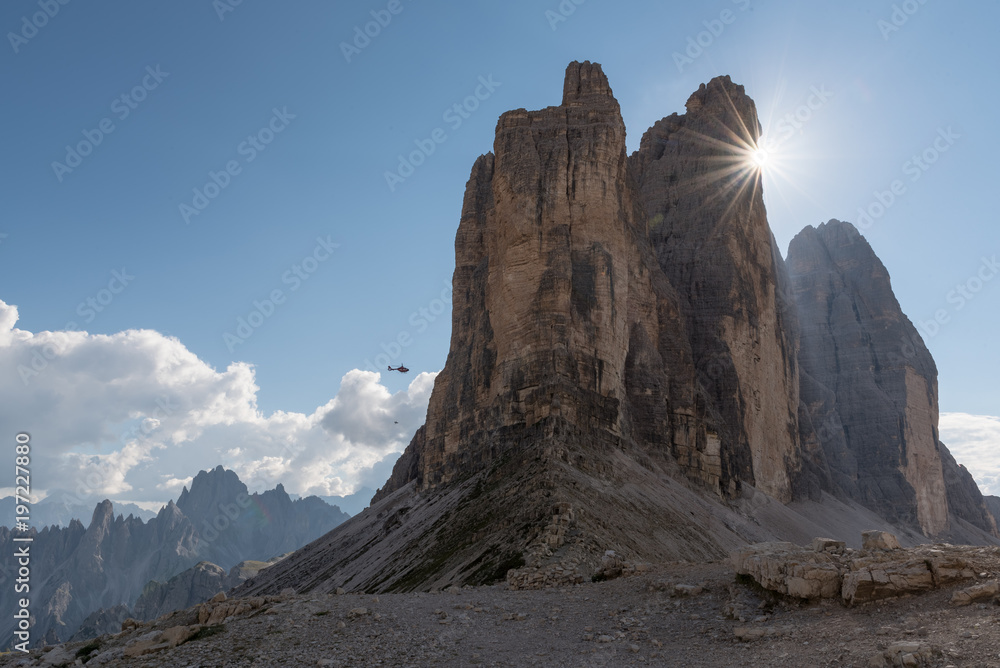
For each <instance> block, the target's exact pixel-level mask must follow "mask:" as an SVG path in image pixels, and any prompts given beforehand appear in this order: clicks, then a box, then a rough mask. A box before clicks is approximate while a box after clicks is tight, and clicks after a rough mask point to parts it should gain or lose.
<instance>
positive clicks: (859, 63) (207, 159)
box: [0, 0, 1000, 502]
mask: <svg viewBox="0 0 1000 668" xmlns="http://www.w3.org/2000/svg"><path fill="white" fill-rule="evenodd" d="M230 2H231V0H218V1H217V2H213V1H212V0H180V1H177V2H172V3H169V4H168V3H128V2H120V1H119V2H109V3H102V4H99V5H93V4H88V3H83V2H79V1H77V2H73V1H69V2H67V4H59V2H58V1H57V0H41V1H40V2H39V0H33V1H27V0H17V1H11V2H6V3H4V4H3V5H2V6H0V32H2V33H3V34H4V36H5V38H4V40H3V43H2V44H0V90H2V91H3V107H2V108H3V121H4V122H3V123H2V125H0V133H2V146H3V147H4V150H3V152H2V154H0V188H2V190H0V193H2V213H0V234H2V235H4V236H2V237H0V300H2V301H3V302H4V304H5V305H6V306H5V307H4V309H3V310H0V348H2V347H3V346H6V347H7V355H6V359H4V356H3V355H0V371H2V373H3V377H2V378H0V398H2V399H3V401H2V402H0V404H2V407H0V427H2V433H5V434H8V435H9V436H10V437H12V435H13V434H15V433H16V432H18V431H20V430H25V431H28V432H31V434H32V439H33V443H34V448H35V451H36V452H35V462H36V467H37V468H36V471H35V481H34V484H35V487H36V488H37V489H48V488H55V487H59V488H69V487H76V488H79V489H80V491H81V492H84V491H86V492H88V493H93V494H96V495H110V496H112V498H121V499H129V500H135V501H147V502H157V501H163V500H166V499H167V498H170V497H176V495H177V493H179V491H180V486H181V485H182V484H183V483H184V481H186V480H187V479H188V478H189V477H190V476H192V475H194V474H195V473H196V472H197V470H198V469H199V468H210V467H212V466H215V465H216V464H219V463H222V464H224V465H226V466H229V467H231V468H234V469H235V470H237V472H238V473H240V475H241V477H243V478H245V479H247V480H248V481H249V482H250V484H251V487H252V488H258V489H260V488H263V487H265V486H266V487H270V486H273V484H274V483H276V482H279V481H280V482H284V484H285V485H286V487H287V488H288V489H289V491H291V492H295V493H306V492H314V493H324V494H341V493H350V492H352V491H354V490H356V489H357V488H358V487H360V486H372V487H374V486H377V485H378V484H380V483H381V482H382V481H383V480H384V478H385V475H386V473H387V471H388V467H389V466H391V462H392V460H393V459H394V457H395V454H394V453H398V452H399V451H400V450H401V449H402V447H403V446H404V445H405V443H406V442H407V441H408V440H409V437H410V436H411V435H412V432H413V430H414V429H415V428H416V427H417V426H419V424H420V423H421V422H422V421H423V411H424V410H425V407H426V401H427V396H429V391H430V382H431V380H432V375H431V374H434V373H435V372H437V371H439V370H440V369H441V367H442V366H443V365H444V361H445V357H446V355H447V350H448V341H449V335H450V329H451V327H450V308H449V307H448V290H447V285H448V283H449V282H450V278H451V273H452V270H453V268H454V235H455V230H456V227H457V224H458V218H459V213H460V210H461V204H462V194H463V190H464V186H465V182H466V180H467V179H468V175H469V170H470V168H471V166H472V163H473V161H474V160H475V158H476V157H477V156H478V155H480V154H482V153H486V152H488V151H490V150H491V149H492V141H493V132H494V128H495V125H496V120H497V117H498V116H499V115H500V114H501V113H502V112H504V111H506V110H508V109H513V108H519V107H524V108H528V109H537V108H542V107H545V106H549V105H554V104H558V103H559V101H560V97H561V89H562V77H563V72H564V69H565V66H566V64H567V63H568V62H570V61H571V60H584V59H587V60H591V61H596V62H600V63H602V64H603V66H604V70H605V72H606V73H607V75H608V77H609V78H610V81H611V85H612V87H613V89H614V91H615V94H616V97H617V98H618V100H619V102H620V103H621V107H622V113H623V116H624V118H625V122H626V126H627V127H628V130H629V135H628V145H629V150H634V149H635V148H637V146H638V141H639V138H640V137H641V135H642V133H643V132H644V131H645V129H646V128H648V127H649V126H650V125H651V124H652V123H653V122H655V121H656V120H658V119H659V118H662V117H663V116H666V115H668V114H670V113H672V112H683V110H684V102H685V101H686V99H687V98H688V96H689V95H690V94H691V93H692V92H694V91H695V90H696V89H697V88H698V86H699V85H700V84H701V83H703V82H706V81H708V80H709V79H711V78H712V77H714V76H717V75H720V74H729V75H731V76H732V78H733V80H734V81H736V82H738V83H741V84H743V85H744V86H745V87H746V89H747V92H748V93H749V94H750V95H751V97H753V98H754V99H755V101H756V103H757V108H758V111H759V113H760V116H761V119H762V122H763V123H764V125H765V127H764V131H765V136H766V138H767V139H768V141H769V142H770V145H771V146H773V151H772V154H773V155H772V161H771V162H772V164H773V166H774V169H769V170H768V171H767V172H766V174H765V185H764V187H765V201H766V203H767V207H768V212H769V219H770V223H771V226H772V229H773V230H774V233H775V236H776V238H777V240H778V243H779V245H780V246H781V248H782V249H783V250H784V249H787V245H788V241H789V240H790V239H791V237H792V236H794V235H795V234H796V233H797V232H798V231H799V230H800V229H801V228H802V227H804V226H805V225H809V224H813V225H815V224H818V223H820V222H823V221H826V220H828V219H830V218H839V219H843V220H849V221H852V222H855V223H858V222H859V220H861V221H864V222H865V224H864V226H863V232H864V234H865V236H866V237H867V238H868V239H869V241H870V242H871V244H872V246H873V247H874V248H875V251H876V252H877V253H878V255H879V256H880V257H881V259H882V261H883V262H884V263H885V265H886V266H887V268H888V269H889V272H890V274H891V275H892V279H893V285H894V288H895V291H896V294H897V296H898V298H899V300H900V302H901V304H902V306H903V309H904V311H905V312H906V313H907V314H908V315H909V316H910V318H911V319H912V320H913V321H914V322H915V323H917V324H918V326H921V328H922V330H923V332H924V334H925V336H924V338H925V340H926V342H927V344H928V346H929V347H930V349H931V351H932V353H933V354H934V357H935V359H936V361H937V363H938V368H939V372H940V399H941V409H942V412H944V413H949V414H953V415H950V417H949V419H948V420H947V421H943V427H944V426H947V429H944V428H943V431H942V434H943V439H944V440H945V441H946V442H947V443H949V445H950V446H952V448H953V450H954V451H955V452H956V454H957V455H958V457H959V460H960V461H966V463H967V464H968V465H969V466H970V468H972V469H973V471H974V473H975V474H976V475H977V477H978V478H979V480H980V482H981V483H982V484H984V486H987V487H990V488H991V489H992V490H993V491H994V492H995V493H997V492H1000V463H998V462H997V459H998V457H997V456H996V455H993V454H992V452H993V451H995V447H996V445H997V443H998V439H1000V420H998V419H997V418H995V417H992V416H997V415H1000V390H998V388H997V383H996V378H997V377H998V376H1000V373H998V372H1000V357H998V356H997V355H996V354H995V353H994V347H993V346H994V341H995V338H996V331H997V329H998V325H1000V315H998V314H1000V309H998V308H997V307H998V305H1000V280H996V281H992V282H991V280H989V279H987V280H984V278H983V277H986V276H989V278H990V279H992V278H993V276H992V273H995V270H993V269H991V268H990V267H992V265H991V264H990V262H991V261H992V258H993V257H994V256H995V255H996V254H997V253H1000V231H998V226H997V225H996V213H995V203H994V199H995V198H994V191H995V185H994V183H993V181H994V180H995V178H996V175H997V168H996V156H997V155H998V154H1000V133H998V131H997V129H996V109H997V107H998V96H1000V92H998V91H1000V88H998V86H997V83H998V81H997V79H998V75H997V69H996V63H997V62H1000V46H998V45H997V42H996V40H995V35H994V31H993V27H994V26H995V25H996V24H997V22H998V20H1000V7H998V6H997V5H995V4H989V5H987V4H986V3H979V4H977V5H975V6H973V5H971V4H970V3H963V4H958V5H957V6H956V4H949V3H944V2H940V1H937V0H925V1H924V2H919V0H909V1H908V2H902V3H895V4H894V3H892V2H881V1H876V2H871V1H866V2H860V1H851V2H841V3H795V2H790V1H788V2H780V1H775V2H764V1H757V0H736V1H735V2H734V1H731V0H719V1H718V2H703V3H649V2H618V3H610V2H602V1H600V0H586V1H584V2H579V4H577V2H574V1H573V0H564V2H562V3H561V4H560V2H557V1H554V0H553V1H552V2H530V3H529V2H520V1H514V2H505V3H499V2H485V1H477V2H469V3H462V4H457V3H455V4H448V5H445V4H442V3H439V4H434V3H429V2H415V1H412V0H409V1H408V0H397V1H394V2H389V1H388V0H387V1H382V0H376V1H374V2H347V3H329V2H318V1H316V0H303V1H301V2H297V3H294V4H293V5H291V6H289V5H279V4H278V3H264V2H259V1H253V0H244V1H243V2H242V3H240V4H238V5H235V6H233V5H231V4H230ZM46 8H47V9H48V12H49V13H50V14H53V15H52V16H51V17H49V16H45V15H44V12H45V11H46ZM56 10H57V11H56ZM39 12H43V14H39ZM373 21H374V22H380V24H378V23H372V22H373ZM38 26H40V27H38ZM366 28H367V29H368V31H369V33H370V34H371V35H374V36H370V37H367V40H366V39H365V38H364V37H359V36H358V34H359V33H361V34H363V33H364V31H365V29H366ZM477 92H478V94H479V97H478V98H476V94H477ZM456 104H458V105H465V106H464V107H463V108H461V110H460V111H458V112H456V111H455V110H454V108H453V107H454V105H456ZM449 110H451V111H449ZM435 133H436V134H435ZM435 138H436V139H437V141H436V142H434V141H433V140H434V139H435ZM429 142H433V147H434V150H433V152H429V150H428V151H427V152H428V153H429V155H426V156H418V158H420V157H422V158H423V160H422V164H419V165H418V166H416V167H414V168H413V170H412V173H410V172H409V169H408V168H403V170H402V172H399V167H400V165H399V162H400V160H399V156H400V155H404V156H409V155H410V154H411V153H412V152H414V151H419V150H421V149H420V146H424V147H427V146H429V145H430V143H429ZM81 144H82V148H81ZM77 149H79V150H77ZM76 153H86V155H75V154H76ZM914 158H916V160H914ZM54 163H59V164H54ZM387 172H397V176H399V174H403V176H405V178H398V179H391V180H392V181H393V183H391V184H390V183H387V179H386V173H387ZM894 182H895V184H894ZM894 185H895V190H896V193H895V194H893V192H892V191H893V188H894ZM196 191H197V192H196ZM202 198H203V199H202ZM890 198H891V203H890ZM863 211H868V212H870V213H869V215H870V219H865V218H864V217H863V216H861V214H860V213H859V212H863ZM195 212H197V213H195ZM872 214H875V215H872ZM991 272H992V273H991ZM960 286H961V288H960ZM962 290H964V294H963V292H962ZM274 296H277V297H278V299H277V300H276V302H272V300H271V298H272V297H274ZM255 302H256V303H255ZM14 306H16V317H17V320H16V325H15V324H13V317H14V311H13V308H12V307H14ZM936 316H937V320H938V322H937V323H932V321H933V320H934V319H935V317H936ZM241 318H242V319H243V320H244V321H246V323H247V324H246V325H244V326H242V328H241V326H240V322H241V321H240V319H241ZM5 322H6V323H7V324H6V329H4V323H5ZM924 323H931V324H924ZM935 325H936V326H935ZM12 329H13V331H12ZM74 329H75V330H77V331H75V332H73V331H68V330H74ZM130 330H138V331H134V332H132V333H127V332H129V331H130ZM19 332H20V333H19ZM43 333H48V334H43ZM248 333H249V336H245V335H246V334H248ZM102 335H103V336H102ZM5 337H6V338H5ZM400 340H402V341H403V342H404V343H405V344H406V345H405V346H399V348H398V349H397V347H396V346H397V345H398V343H396V342H398V341H400ZM46 345H48V346H50V347H49V348H44V346H46ZM42 352H46V353H47V355H48V357H46V356H44V355H43V357H41V358H39V357H38V356H37V355H35V353H42ZM380 354H383V355H385V357H384V358H382V359H378V360H377V356H378V355H380ZM385 358H389V359H391V362H392V363H393V365H396V364H398V363H405V364H406V365H407V366H408V367H409V368H410V369H412V370H413V371H412V372H411V373H410V374H409V375H408V376H405V377H404V376H400V375H398V374H387V373H385V372H383V373H381V376H380V377H379V378H378V379H376V378H375V377H374V376H372V375H367V374H362V373H359V372H357V371H352V370H355V369H360V370H365V369H366V367H367V365H368V364H369V363H371V364H372V365H373V366H372V368H376V367H377V368H382V364H380V363H379V364H376V362H382V361H385ZM32 360H33V362H34V364H35V368H33V371H37V372H38V373H37V375H29V376H28V377H27V380H25V379H24V377H23V376H24V374H23V373H19V372H18V366H23V365H24V364H25V363H26V362H27V363H29V364H30V363H31V362H32ZM421 373H424V374H428V375H423V376H419V375H418V374H421ZM342 380H343V382H344V386H343V387H342ZM411 382H412V383H413V386H411V385H410V383H411ZM338 392H339V393H340V394H338ZM164 404H165V405H166V407H165V408H164ZM157 409H159V413H158V414H157V412H156V411H157ZM154 423H155V424H154ZM293 442H294V445H290V444H291V443H293ZM282 448H284V449H282ZM963 448H964V449H963ZM290 450H294V452H290ZM275 451H278V454H275ZM963 453H968V454H967V457H966V459H965V460H963ZM88 475H89V477H90V480H91V483H90V484H84V485H81V484H80V482H79V480H80V479H81V478H87V477H88Z"/></svg>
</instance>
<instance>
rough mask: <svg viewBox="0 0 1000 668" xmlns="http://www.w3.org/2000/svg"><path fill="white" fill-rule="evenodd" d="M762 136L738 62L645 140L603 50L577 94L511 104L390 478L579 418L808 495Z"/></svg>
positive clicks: (689, 464)
mask: <svg viewBox="0 0 1000 668" xmlns="http://www.w3.org/2000/svg"><path fill="white" fill-rule="evenodd" d="M757 136H758V123H757V115H756V110H755V109H754V105H753V102H752V101H751V100H750V99H749V98H748V97H747V96H746V95H745V94H744V92H743V89H742V87H740V86H736V85H734V84H732V83H731V82H730V81H729V79H728V78H719V79H715V80H713V81H712V82H711V83H710V84H709V85H708V86H707V87H706V86H703V87H702V88H701V89H700V90H699V91H698V92H697V93H695V95H693V96H692V97H691V99H690V100H689V102H688V114H687V115H686V116H681V117H678V116H676V115H674V116H671V117H668V118H666V119H664V120H663V121H660V122H659V123H657V125H656V126H654V128H653V129H651V130H650V131H649V132H647V134H646V136H645V137H644V138H643V141H642V147H641V149H640V150H639V151H638V152H637V153H636V154H635V155H633V156H631V157H627V156H626V152H625V127H624V124H623V122H622V118H621V113H620V111H619V107H618V103H617V102H616V100H615V98H614V97H613V95H612V93H611V88H610V86H609V85H608V81H607V79H606V77H605V76H604V73H603V72H602V71H601V69H600V66H598V65H594V64H591V63H582V64H581V63H574V64H572V65H570V67H569V68H568V69H567V74H566V80H565V83H564V90H563V100H562V104H561V105H560V106H558V107H549V108H547V109H543V110H540V111H532V112H529V111H525V110H523V109H522V110H515V111H511V112H508V113H506V114H504V115H503V116H502V117H501V118H500V121H499V123H498V124H497V136H496V141H495V143H494V154H493V155H486V156H483V157H481V158H480V159H479V160H478V161H477V162H476V165H475V166H474V168H473V170H472V177H471V178H470V181H469V184H468V186H467V190H466V197H465V203H464V206H463V212H462V220H461V223H460V226H459V230H458V235H457V238H456V271H455V278H454V307H453V308H454V315H453V331H452V346H451V351H450V354H449V358H448V362H447V364H446V366H445V369H444V371H443V372H442V373H441V374H440V375H439V377H438V379H437V381H436V383H435V389H434V393H433V395H432V398H431V402H430V408H429V410H428V418H427V423H426V426H425V428H424V430H423V431H422V432H421V433H420V434H419V435H418V437H417V438H415V439H414V443H413V444H411V447H410V448H409V449H408V451H407V453H406V454H405V455H404V457H403V459H402V460H401V463H400V465H399V466H398V467H397V471H396V472H395V473H394V474H393V478H392V479H391V480H390V482H389V484H387V486H386V487H385V489H384V490H383V491H382V494H383V495H385V494H388V493H389V492H391V491H392V490H394V489H397V488H398V487H400V486H401V485H402V484H405V483H406V482H407V481H409V480H410V479H415V480H417V481H418V482H419V486H420V487H422V488H427V487H432V486H435V485H439V484H442V483H446V482H448V481H450V480H454V479H456V478H458V477H461V476H464V475H469V474H472V473H475V472H478V471H480V470H482V468H483V467H484V466H485V465H488V464H489V462H490V461H492V459H493V458H495V457H496V456H497V455H498V454H499V453H501V452H503V451H504V450H505V449H506V448H508V447H509V445H510V443H509V442H513V441H518V442H520V440H519V438H520V437H519V436H518V435H517V434H516V433H515V432H516V431H517V430H518V429H519V428H521V427H523V426H531V425H534V424H535V423H537V422H539V421H542V420H547V419H549V418H559V419H562V420H565V421H567V422H568V423H570V424H572V425H574V426H575V427H577V428H579V429H581V430H584V431H585V432H589V433H591V434H593V435H594V439H596V440H595V442H594V443H590V444H588V443H577V444H575V445H573V446H571V447H572V448H573V449H575V450H577V451H584V452H585V451H586V450H587V448H588V447H593V446H595V445H596V442H597V441H600V442H601V443H625V444H628V445H629V446H636V447H638V448H639V449H640V450H641V451H642V452H643V453H644V456H651V457H659V458H663V459H664V460H665V461H669V462H670V465H671V466H672V467H674V468H679V469H680V470H681V471H682V472H683V473H684V474H685V475H686V476H687V477H688V478H689V479H692V480H695V481H696V482H698V483H699V484H700V485H702V486H704V487H707V488H708V489H709V490H711V491H712V493H713V494H716V495H720V496H726V497H732V496H735V495H737V494H738V493H739V492H740V489H741V485H743V484H744V483H745V484H749V485H754V486H756V487H757V488H758V489H760V490H762V491H764V492H766V493H768V494H769V495H771V496H772V497H774V498H776V499H778V500H781V501H789V500H791V498H792V478H793V476H794V475H795V473H796V471H797V470H798V469H799V468H800V464H799V461H798V455H797V438H798V409H799V399H798V384H797V371H796V361H795V360H796V351H795V325H794V314H793V313H791V312H789V310H788V309H787V307H786V303H785V300H784V296H783V289H784V278H783V276H784V273H783V272H784V270H783V266H782V260H781V256H780V254H779V253H778V252H777V250H776V248H775V245H774V241H773V238H772V236H771V233H770V230H769V228H768V226H767V220H766V216H765V212H764V207H763V202H762V200H761V192H760V183H759V176H758V174H757V172H756V170H754V169H752V168H751V166H750V164H751V160H750V155H751V152H752V148H753V147H754V143H755V141H756V139H757ZM512 430H513V431H512ZM538 447H539V450H540V451H544V450H545V447H544V446H543V445H542V444H539V445H538ZM602 447H603V446H602ZM376 498H381V497H376Z"/></svg>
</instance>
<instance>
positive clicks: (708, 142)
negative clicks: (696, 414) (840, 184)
mask: <svg viewBox="0 0 1000 668" xmlns="http://www.w3.org/2000/svg"><path fill="white" fill-rule="evenodd" d="M759 134H760V126H759V123H758V120H757V111H756V108H755V106H754V103H753V101H752V100H751V99H750V98H749V97H747V95H746V94H745V93H744V91H743V87H742V86H738V85H735V84H733V83H732V82H731V81H730V79H729V77H719V78H716V79H713V80H712V81H711V82H709V84H708V85H704V84H703V85H702V86H701V88H700V89H699V90H698V91H697V92H696V93H695V94H694V95H692V96H691V97H690V99H689V100H688V102H687V113H686V114H684V115H682V116H678V115H677V114H673V115H671V116H668V117H667V118H664V119H663V120H661V121H659V122H657V123H656V124H655V125H654V126H653V127H652V128H650V129H649V130H648V131H647V132H646V133H645V134H644V135H643V137H642V141H641V144H640V148H639V150H638V151H637V152H636V153H635V154H633V155H632V157H631V158H630V166H631V167H632V172H633V174H634V176H635V180H636V182H637V184H638V188H639V197H640V200H641V202H642V206H643V208H644V210H645V212H646V215H647V218H648V221H649V237H650V239H651V241H652V243H653V246H654V248H655V251H656V255H657V258H658V260H659V266H660V268H661V269H662V270H663V272H664V273H665V274H666V276H667V277H668V278H669V280H670V283H671V284H672V285H673V287H674V288H675V289H676V290H677V291H678V293H679V294H681V295H683V296H684V299H683V300H682V311H683V314H684V319H685V321H686V324H687V331H688V332H691V333H692V334H693V336H692V337H691V348H692V351H693V355H694V364H695V366H696V368H697V369H698V381H699V383H700V385H701V386H702V387H703V388H704V389H705V392H706V395H707V400H708V402H709V407H708V413H709V415H710V427H709V428H710V429H711V430H712V431H713V432H714V433H715V434H717V438H718V440H719V447H720V449H721V465H722V471H721V478H722V480H721V482H722V484H723V486H724V488H725V489H726V490H727V491H728V492H729V494H730V495H732V494H734V493H735V492H736V489H737V485H738V484H739V483H740V481H744V482H748V483H751V484H755V485H756V486H757V488H758V489H761V490H763V491H765V492H767V493H768V494H770V495H771V496H773V497H774V498H776V499H779V500H782V501H789V500H791V498H792V476H793V474H794V472H795V471H796V470H797V469H798V467H799V462H798V459H799V457H798V409H799V397H798V378H797V369H796V363H795V360H796V342H795V331H794V330H795V323H794V313H792V312H790V310H789V308H788V306H787V304H786V300H785V297H784V295H783V289H784V285H783V282H784V273H785V272H784V267H783V262H782V259H781V255H780V253H779V252H778V250H777V247H776V245H775V243H774V239H773V237H772V235H771V231H770V228H769V227H768V224H767V216H766V212H765V210H764V202H763V198H762V192H761V184H760V175H759V171H758V170H756V169H754V168H753V167H752V162H751V160H750V155H751V151H752V149H753V148H754V147H755V146H756V142H757V138H758V136H759Z"/></svg>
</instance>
